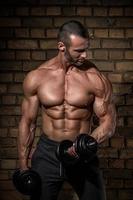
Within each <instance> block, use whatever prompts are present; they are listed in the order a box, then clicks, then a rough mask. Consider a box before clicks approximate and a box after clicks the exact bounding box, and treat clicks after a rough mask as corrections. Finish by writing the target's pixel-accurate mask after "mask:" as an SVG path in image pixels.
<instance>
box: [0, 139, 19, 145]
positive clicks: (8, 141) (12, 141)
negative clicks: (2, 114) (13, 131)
mask: <svg viewBox="0 0 133 200" xmlns="http://www.w3.org/2000/svg"><path fill="white" fill-rule="evenodd" d="M0 144H1V146H4V147H12V146H16V139H14V138H1V140H0Z"/></svg>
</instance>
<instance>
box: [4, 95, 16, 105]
mask: <svg viewBox="0 0 133 200" xmlns="http://www.w3.org/2000/svg"><path fill="white" fill-rule="evenodd" d="M2 103H3V105H12V104H15V103H16V96H13V95H7V96H2Z"/></svg>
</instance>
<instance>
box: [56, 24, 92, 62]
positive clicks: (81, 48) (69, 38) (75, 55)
mask: <svg viewBox="0 0 133 200" xmlns="http://www.w3.org/2000/svg"><path fill="white" fill-rule="evenodd" d="M88 40H89V34H88V31H87V29H86V28H85V27H84V26H83V25H82V24H81V23H80V22H78V21H69V22H66V23H64V24H63V25H62V26H61V27H60V29H59V33H58V49H59V51H61V52H62V53H64V56H65V58H66V59H67V61H68V62H70V64H74V65H77V66H80V65H81V64H82V63H83V62H84V60H85V58H86V57H87V50H88V45H89V44H88Z"/></svg>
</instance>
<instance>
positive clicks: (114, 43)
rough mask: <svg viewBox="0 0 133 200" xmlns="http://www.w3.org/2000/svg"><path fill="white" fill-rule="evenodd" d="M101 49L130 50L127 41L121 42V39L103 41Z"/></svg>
mask: <svg viewBox="0 0 133 200" xmlns="http://www.w3.org/2000/svg"><path fill="white" fill-rule="evenodd" d="M102 47H103V48H107V49H111V48H116V49H122V48H124V49H126V48H130V44H129V41H126V40H121V39H108V40H107V39H104V40H103V41H102Z"/></svg>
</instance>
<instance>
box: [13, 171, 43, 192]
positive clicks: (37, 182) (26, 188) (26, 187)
mask: <svg viewBox="0 0 133 200" xmlns="http://www.w3.org/2000/svg"><path fill="white" fill-rule="evenodd" d="M13 183H14V186H15V188H16V189H17V190H18V191H19V192H20V193H22V194H24V195H30V196H31V195H33V194H34V193H36V192H38V191H39V190H40V188H41V178H40V176H39V174H38V173H37V172H35V171H33V170H31V169H29V170H24V171H21V170H20V169H18V170H16V171H15V172H14V174H13Z"/></svg>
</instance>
